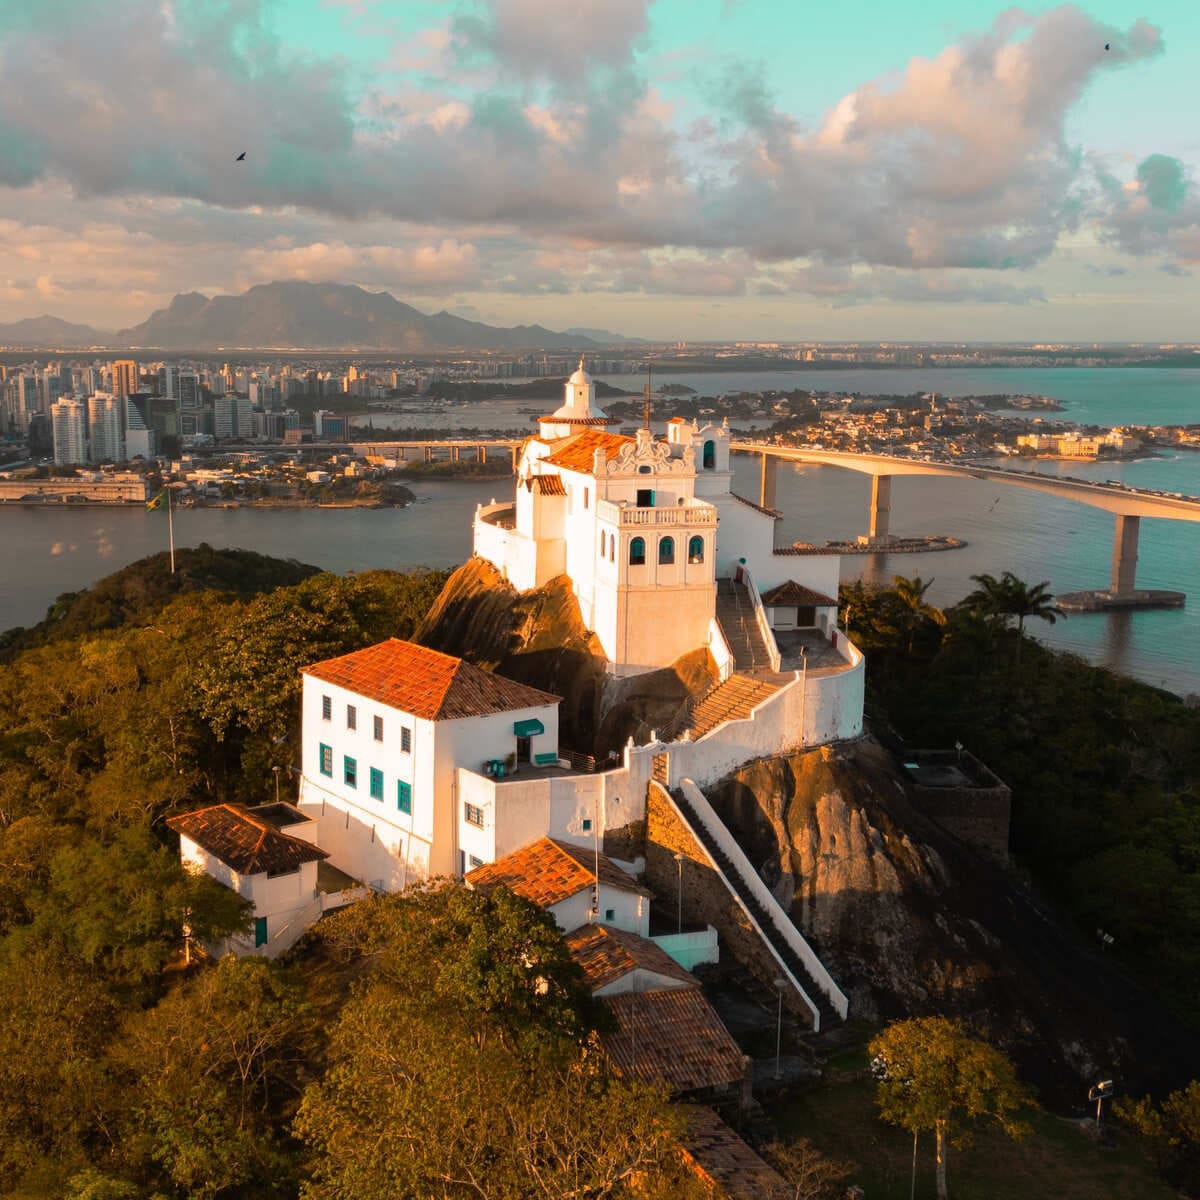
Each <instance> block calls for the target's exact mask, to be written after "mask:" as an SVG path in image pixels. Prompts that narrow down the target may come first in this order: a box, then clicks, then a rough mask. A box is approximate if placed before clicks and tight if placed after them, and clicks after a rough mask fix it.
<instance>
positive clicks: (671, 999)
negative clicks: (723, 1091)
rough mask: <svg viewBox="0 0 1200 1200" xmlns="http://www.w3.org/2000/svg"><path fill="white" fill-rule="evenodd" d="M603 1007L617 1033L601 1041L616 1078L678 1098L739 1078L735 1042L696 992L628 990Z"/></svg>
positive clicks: (740, 1069)
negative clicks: (655, 1086) (658, 1087)
mask: <svg viewBox="0 0 1200 1200" xmlns="http://www.w3.org/2000/svg"><path fill="white" fill-rule="evenodd" d="M604 1003H605V1004H607V1005H608V1007H609V1008H610V1009H611V1010H612V1013H613V1016H614V1017H616V1020H617V1031H616V1032H615V1033H608V1034H604V1035H603V1037H602V1041H603V1043H604V1049H605V1051H606V1052H607V1053H608V1056H609V1058H610V1059H611V1060H612V1063H613V1066H614V1067H615V1068H616V1069H617V1070H618V1071H619V1072H620V1073H621V1074H622V1075H626V1076H630V1077H633V1078H635V1079H640V1080H642V1081H643V1082H645V1083H665V1084H666V1085H667V1086H668V1087H669V1088H670V1089H671V1091H672V1092H674V1093H676V1094H678V1093H680V1092H695V1091H699V1090H701V1089H702V1088H713V1087H721V1086H722V1085H725V1084H730V1083H738V1082H740V1080H741V1079H742V1077H743V1075H744V1074H745V1071H746V1068H745V1065H744V1063H743V1062H742V1052H741V1050H740V1049H739V1048H738V1044H737V1043H736V1042H735V1041H734V1040H733V1038H731V1037H730V1036H729V1031H728V1030H727V1029H726V1028H725V1026H724V1025H722V1024H721V1018H720V1017H718V1016H717V1014H716V1013H715V1012H714V1011H713V1008H712V1005H710V1004H709V1002H708V1001H707V1000H705V998H704V997H703V996H702V995H701V994H700V992H699V990H698V989H696V988H678V989H676V990H674V991H669V992H629V993H625V994H622V995H619V996H606V997H605V998H604Z"/></svg>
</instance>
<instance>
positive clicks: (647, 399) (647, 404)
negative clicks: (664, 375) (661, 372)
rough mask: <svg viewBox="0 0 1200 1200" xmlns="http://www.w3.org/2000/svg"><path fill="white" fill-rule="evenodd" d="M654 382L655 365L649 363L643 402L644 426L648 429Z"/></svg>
mask: <svg viewBox="0 0 1200 1200" xmlns="http://www.w3.org/2000/svg"><path fill="white" fill-rule="evenodd" d="M653 382H654V364H653V363H652V362H648V363H647V364H646V394H645V398H644V399H643V401H642V424H643V425H645V427H646V428H647V429H649V428H650V392H651V390H652V385H653Z"/></svg>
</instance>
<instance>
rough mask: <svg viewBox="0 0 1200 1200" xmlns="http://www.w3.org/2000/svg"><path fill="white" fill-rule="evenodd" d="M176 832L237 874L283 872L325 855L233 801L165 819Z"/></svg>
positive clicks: (277, 873) (317, 860)
mask: <svg viewBox="0 0 1200 1200" xmlns="http://www.w3.org/2000/svg"><path fill="white" fill-rule="evenodd" d="M167 825H168V826H169V827H170V828H171V829H173V830H175V832H176V833H179V834H182V835H183V836H184V837H189V838H191V839H192V841H193V842H195V843H196V845H198V846H200V847H201V848H202V849H204V850H207V851H208V853H209V854H211V855H212V856H213V857H214V858H219V859H220V860H221V862H223V863H225V864H226V865H227V866H229V867H231V868H232V869H233V870H235V871H236V872H237V873H238V874H239V875H258V874H261V873H262V872H263V871H265V872H266V873H267V874H268V875H286V874H289V873H290V872H292V871H298V870H299V869H300V867H301V865H302V864H303V863H306V862H319V861H320V860H321V859H323V858H328V857H329V854H328V853H327V852H326V851H324V850H321V849H319V848H318V847H317V846H314V845H313V844H312V842H306V841H303V840H302V839H301V838H296V837H292V836H291V835H290V834H286V833H280V832H279V830H278V829H276V828H275V827H274V826H273V825H270V824H269V823H268V822H266V821H263V820H260V819H259V818H257V817H252V816H251V815H250V814H249V813H248V812H246V810H245V809H244V808H239V807H238V806H237V805H236V804H214V805H212V806H211V807H210V808H199V809H196V810H195V811H194V812H189V813H179V814H178V815H176V816H173V817H168V818H167Z"/></svg>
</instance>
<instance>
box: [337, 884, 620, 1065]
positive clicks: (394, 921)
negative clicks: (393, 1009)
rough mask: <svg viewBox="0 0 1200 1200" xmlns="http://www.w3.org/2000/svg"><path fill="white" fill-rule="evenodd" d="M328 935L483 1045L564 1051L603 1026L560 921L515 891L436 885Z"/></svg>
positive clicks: (378, 906)
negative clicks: (493, 1042)
mask: <svg viewBox="0 0 1200 1200" xmlns="http://www.w3.org/2000/svg"><path fill="white" fill-rule="evenodd" d="M318 933H319V935H320V936H321V937H322V939H323V940H324V941H325V942H326V944H327V945H328V946H330V948H331V949H333V951H334V952H335V953H337V954H338V955H340V956H341V957H343V958H345V957H352V958H358V959H364V960H366V961H368V962H370V964H371V968H372V970H373V972H374V974H375V975H376V976H377V977H378V978H380V979H382V980H384V981H386V982H387V984H388V986H389V987H390V988H392V989H393V990H394V991H395V992H396V993H398V994H399V995H401V996H403V997H404V998H405V1002H406V1003H407V1004H408V1005H409V1006H410V1008H420V1009H422V1010H425V1011H428V1012H429V1013H430V1014H432V1015H433V1016H435V1017H437V1018H438V1019H445V1020H452V1021H454V1022H455V1023H456V1024H457V1025H459V1026H460V1027H461V1028H463V1029H466V1030H469V1031H470V1033H471V1036H472V1037H473V1038H474V1039H475V1041H476V1043H477V1044H478V1045H480V1046H483V1045H485V1044H486V1043H487V1042H488V1041H489V1040H491V1039H498V1040H500V1041H502V1042H503V1043H504V1044H505V1045H506V1046H508V1047H509V1048H510V1049H511V1050H513V1051H514V1052H520V1053H523V1054H526V1055H528V1056H536V1055H537V1054H538V1053H540V1052H541V1051H542V1050H549V1051H551V1052H554V1051H560V1050H561V1049H562V1047H563V1045H564V1044H568V1045H572V1046H578V1045H581V1044H584V1043H585V1042H586V1041H587V1040H588V1037H589V1035H590V1033H591V1031H592V1029H593V1028H595V1027H596V1025H597V1022H599V1021H601V1020H602V1015H603V1011H604V1010H602V1009H601V1008H599V1006H598V1005H597V1004H596V1003H595V1002H594V1001H593V1000H592V997H591V994H590V993H589V992H588V990H587V988H586V986H585V984H584V982H583V976H582V974H581V972H580V970H579V967H578V966H577V965H576V963H575V961H574V959H572V958H571V955H570V952H569V951H568V949H567V946H566V943H565V942H564V941H563V939H562V935H561V933H560V932H559V929H558V926H557V924H556V923H555V921H554V918H553V917H552V916H551V915H550V914H549V913H547V912H546V911H545V910H544V909H542V908H541V907H539V906H538V905H535V904H532V903H530V901H528V900H525V899H523V898H522V897H520V896H518V895H516V893H514V892H512V891H511V890H509V889H508V888H506V887H500V888H496V889H495V890H494V891H492V892H490V893H487V894H485V893H483V892H478V891H473V890H471V889H469V888H466V887H463V886H462V884H460V883H458V882H457V881H454V880H435V881H433V882H432V883H430V884H428V885H426V886H425V887H422V888H420V889H414V890H411V891H409V892H407V893H405V894H404V895H403V896H385V897H375V898H373V899H371V900H369V901H367V902H365V903H361V904H357V905H354V906H353V907H352V908H350V909H346V910H344V911H343V912H340V913H338V914H337V915H336V916H335V917H333V918H331V919H330V920H327V921H325V922H323V923H322V925H321V927H319V929H318Z"/></svg>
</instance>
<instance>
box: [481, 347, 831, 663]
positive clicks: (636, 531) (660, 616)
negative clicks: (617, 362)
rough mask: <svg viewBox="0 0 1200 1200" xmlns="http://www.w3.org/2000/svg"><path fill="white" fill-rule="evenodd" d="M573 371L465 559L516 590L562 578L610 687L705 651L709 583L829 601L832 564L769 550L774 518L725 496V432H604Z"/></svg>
mask: <svg viewBox="0 0 1200 1200" xmlns="http://www.w3.org/2000/svg"><path fill="white" fill-rule="evenodd" d="M615 424H616V422H615V421H613V420H611V419H610V418H608V417H606V416H605V414H604V413H603V412H602V411H601V410H600V409H599V408H598V407H597V405H596V397H595V383H594V381H593V380H592V377H591V375H589V374H588V372H587V371H586V370H585V369H584V366H583V363H582V362H580V365H579V369H578V370H577V371H576V372H575V373H574V374H573V375H572V376H571V378H570V379H569V380H568V381H567V385H566V398H565V402H564V403H563V405H562V406H561V407H560V408H559V409H557V410H556V411H555V412H554V413H553V414H551V415H550V416H547V417H543V418H541V420H540V421H539V423H538V425H539V428H538V434H537V436H536V437H533V438H530V439H529V441H528V442H526V444H525V446H524V448H523V451H522V453H521V458H520V462H519V464H518V467H517V491H516V497H515V499H514V500H513V501H512V502H504V503H494V504H491V505H487V506H483V507H480V508H479V510H478V511H477V513H476V516H475V531H474V533H475V553H476V554H478V555H479V556H480V557H482V558H485V559H487V560H488V561H489V562H491V563H492V564H494V565H495V567H496V568H497V569H498V570H499V571H500V573H501V574H502V575H503V576H504V577H505V578H506V579H507V580H508V581H509V582H510V583H512V585H513V586H514V587H515V588H517V590H518V591H527V590H528V589H530V588H536V587H541V586H542V585H544V584H545V583H547V582H549V580H551V579H553V578H555V577H556V576H559V575H566V576H568V577H569V578H570V580H571V585H572V587H573V589H574V591H575V595H576V598H577V599H578V601H579V607H580V611H581V614H582V616H583V622H584V624H585V625H586V626H587V627H588V628H589V629H591V630H592V631H593V632H594V633H595V634H596V636H597V637H598V638H599V639H600V644H601V645H602V646H603V647H604V652H605V654H606V655H607V657H608V659H609V662H610V664H611V665H612V670H613V672H614V673H615V674H620V675H631V674H637V673H639V672H642V671H648V670H653V669H655V668H657V667H665V666H669V665H670V664H671V663H673V662H674V661H675V660H676V659H677V658H679V657H680V656H681V655H684V654H687V653H688V652H689V651H692V650H696V649H698V648H700V647H703V646H708V647H710V648H712V649H714V657H717V658H718V659H720V658H721V657H722V651H721V649H720V647H719V645H718V643H719V642H720V638H721V633H720V630H719V628H718V627H717V624H716V621H715V617H716V607H717V580H718V578H722V577H723V578H728V579H734V578H735V577H736V578H740V579H745V580H747V581H749V580H750V579H752V580H753V582H754V583H755V584H756V585H757V586H758V587H760V588H764V589H769V588H774V587H776V586H777V585H780V584H783V583H786V582H795V583H797V584H799V585H801V586H803V587H806V588H808V589H810V590H811V591H812V592H813V593H815V594H817V595H819V596H825V597H829V598H830V601H829V603H830V604H834V605H835V604H836V601H834V600H833V599H832V597H836V595H837V587H838V571H839V558H838V556H837V555H836V554H805V555H798V554H796V553H794V552H787V551H785V552H778V551H776V548H775V544H774V539H775V523H776V521H777V519H778V514H777V513H774V512H771V511H769V510H767V509H764V508H760V507H759V506H758V505H757V504H754V503H753V502H751V501H750V500H747V499H744V498H743V497H741V496H739V495H738V494H737V493H736V492H734V491H733V489H732V486H731V485H732V479H733V472H732V470H731V469H730V465H729V429H728V426H727V425H724V424H722V425H716V424H707V425H700V424H697V423H694V422H689V421H686V420H684V419H682V418H679V417H677V418H675V419H674V420H672V421H671V422H669V424H668V426H667V434H666V437H665V438H663V437H655V436H654V435H653V434H652V433H651V431H650V430H649V429H645V428H643V429H638V430H637V432H636V434H635V435H634V436H628V435H625V434H620V433H614V432H613V431H612V426H613V425H615Z"/></svg>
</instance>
